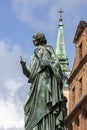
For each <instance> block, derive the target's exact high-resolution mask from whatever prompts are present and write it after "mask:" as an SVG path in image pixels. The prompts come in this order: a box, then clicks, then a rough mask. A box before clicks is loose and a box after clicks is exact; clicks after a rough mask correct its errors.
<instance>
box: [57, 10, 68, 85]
mask: <svg viewBox="0 0 87 130" xmlns="http://www.w3.org/2000/svg"><path fill="white" fill-rule="evenodd" d="M58 12H59V13H60V18H59V24H58V35H57V42H56V56H58V59H59V62H60V65H61V68H62V70H63V73H64V78H65V79H64V87H67V86H68V85H67V83H66V81H67V79H68V78H69V76H70V69H69V62H68V57H67V54H66V46H65V40H64V25H63V19H62V16H61V13H63V11H62V10H60V11H58Z"/></svg>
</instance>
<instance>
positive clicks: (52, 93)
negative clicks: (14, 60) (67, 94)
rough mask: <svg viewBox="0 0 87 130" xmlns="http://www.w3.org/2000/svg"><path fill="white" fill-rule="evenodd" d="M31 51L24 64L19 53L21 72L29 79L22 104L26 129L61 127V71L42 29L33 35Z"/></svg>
mask: <svg viewBox="0 0 87 130" xmlns="http://www.w3.org/2000/svg"><path fill="white" fill-rule="evenodd" d="M33 43H34V45H35V47H36V48H35V50H34V54H33V56H32V57H31V60H30V64H29V66H28V67H27V66H26V61H25V60H24V59H23V58H22V57H21V61H20V63H21V65H22V70H23V73H24V74H25V75H26V76H27V78H28V82H29V83H31V86H30V92H29V97H28V99H27V101H26V103H25V105H24V113H25V130H33V129H34V130H64V122H63V110H62V97H63V94H62V87H63V85H62V78H63V77H62V71H61V67H60V64H59V61H58V58H57V57H56V55H55V52H54V50H53V48H52V47H51V46H49V45H47V40H46V38H45V35H44V34H43V33H41V32H38V33H35V34H34V35H33Z"/></svg>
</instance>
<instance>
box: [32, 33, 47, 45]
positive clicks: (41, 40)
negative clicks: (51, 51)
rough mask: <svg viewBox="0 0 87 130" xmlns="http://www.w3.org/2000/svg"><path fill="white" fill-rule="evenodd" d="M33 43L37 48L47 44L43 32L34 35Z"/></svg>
mask: <svg viewBox="0 0 87 130" xmlns="http://www.w3.org/2000/svg"><path fill="white" fill-rule="evenodd" d="M33 43H34V45H35V46H38V45H45V44H46V43H47V40H46V38H45V35H44V34H43V33H42V32H37V33H35V34H34V35H33Z"/></svg>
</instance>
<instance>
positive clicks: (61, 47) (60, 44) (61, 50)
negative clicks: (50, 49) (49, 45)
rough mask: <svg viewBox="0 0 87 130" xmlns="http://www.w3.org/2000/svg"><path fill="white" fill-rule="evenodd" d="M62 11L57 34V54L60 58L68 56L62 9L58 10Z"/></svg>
mask: <svg viewBox="0 0 87 130" xmlns="http://www.w3.org/2000/svg"><path fill="white" fill-rule="evenodd" d="M58 12H59V13H60V18H59V24H58V35H57V43H56V55H57V56H58V57H59V58H63V57H64V58H66V57H67V55H66V48H65V40H64V25H63V23H62V22H63V19H62V15H61V14H62V13H63V12H64V11H62V10H61V9H60V11H58Z"/></svg>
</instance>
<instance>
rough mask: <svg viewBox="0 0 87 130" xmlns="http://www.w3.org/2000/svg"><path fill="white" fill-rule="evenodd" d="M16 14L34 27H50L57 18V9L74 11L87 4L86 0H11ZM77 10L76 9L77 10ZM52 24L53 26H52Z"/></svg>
mask: <svg viewBox="0 0 87 130" xmlns="http://www.w3.org/2000/svg"><path fill="white" fill-rule="evenodd" d="M11 3H12V7H13V9H14V13H15V15H16V16H17V17H18V18H19V19H20V20H21V21H23V22H25V23H28V24H29V25H31V26H33V27H34V28H36V27H37V28H45V29H46V27H47V28H48V29H50V28H51V27H52V26H53V21H55V20H56V19H57V17H56V16H57V15H56V14H57V13H56V11H57V10H58V9H60V8H63V10H64V11H66V12H68V13H69V12H73V11H74V10H75V9H76V10H78V7H80V8H81V5H85V4H87V1H86V0H79V2H78V0H77V1H76V0H73V1H70V0H55V1H50V0H44V1H41V0H13V1H11ZM76 10H75V11H76ZM50 25H51V26H50Z"/></svg>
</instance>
